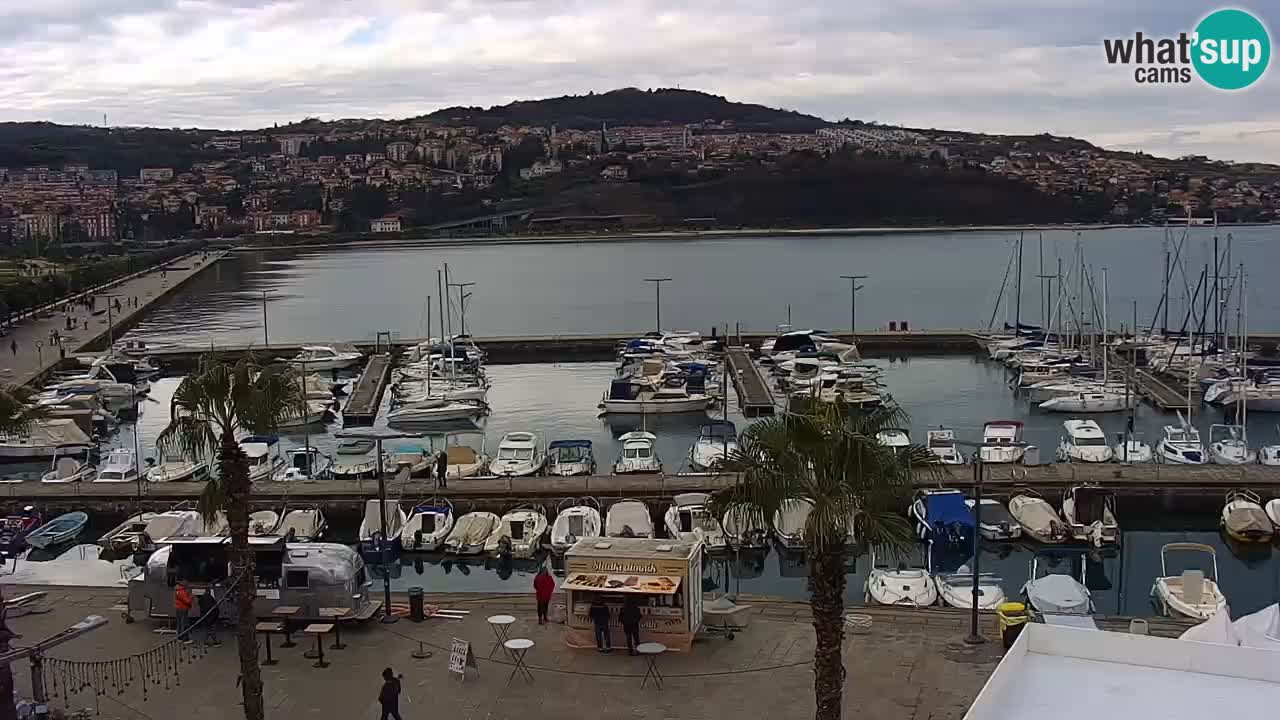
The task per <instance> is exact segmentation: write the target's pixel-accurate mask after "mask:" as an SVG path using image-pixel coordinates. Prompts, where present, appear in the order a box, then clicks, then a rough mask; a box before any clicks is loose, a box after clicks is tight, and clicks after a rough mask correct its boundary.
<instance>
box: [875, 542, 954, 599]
mask: <svg viewBox="0 0 1280 720" xmlns="http://www.w3.org/2000/svg"><path fill="white" fill-rule="evenodd" d="M866 597H867V599H868V600H870V601H872V602H874V603H876V604H877V605H903V606H907V607H928V606H930V605H936V604H937V602H938V586H937V584H936V583H935V582H934V580H933V576H931V575H930V574H929V571H928V570H927V569H925V568H923V567H920V566H915V567H912V566H910V565H908V564H906V563H899V564H898V566H897V567H890V566H889V565H881V564H878V563H877V562H876V554H875V552H874V551H872V553H871V572H870V573H868V575H867V584H866Z"/></svg>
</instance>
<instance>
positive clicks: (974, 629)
mask: <svg viewBox="0 0 1280 720" xmlns="http://www.w3.org/2000/svg"><path fill="white" fill-rule="evenodd" d="M985 474H986V467H984V465H983V462H982V452H981V451H980V450H975V451H974V453H973V603H972V606H973V607H972V608H970V610H969V635H968V637H966V638H965V639H964V641H965V643H966V644H968V645H981V644H982V643H984V642H986V641H987V639H986V638H984V637H982V634H981V633H979V632H978V600H979V598H980V597H982V591H981V590H980V589H978V582H979V580H980V578H981V575H982V567H981V564H980V563H981V562H982V560H981V558H982V483H983V481H984V480H985V479H986V475H985Z"/></svg>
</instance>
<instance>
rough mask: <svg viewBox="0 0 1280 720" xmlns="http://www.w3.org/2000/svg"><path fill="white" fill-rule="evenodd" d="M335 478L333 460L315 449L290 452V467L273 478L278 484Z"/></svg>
mask: <svg viewBox="0 0 1280 720" xmlns="http://www.w3.org/2000/svg"><path fill="white" fill-rule="evenodd" d="M331 477H333V458H332V457H330V456H328V455H323V454H321V453H320V450H319V449H317V448H314V447H303V448H297V449H294V450H290V451H289V460H288V465H287V467H285V468H284V469H283V470H282V471H280V472H278V473H276V474H275V475H273V476H272V477H271V479H272V480H275V481H277V482H311V481H313V480H328V479H329V478H331Z"/></svg>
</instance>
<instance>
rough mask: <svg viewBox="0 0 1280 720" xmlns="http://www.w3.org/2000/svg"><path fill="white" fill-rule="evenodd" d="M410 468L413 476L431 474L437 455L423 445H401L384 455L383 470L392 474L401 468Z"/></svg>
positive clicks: (410, 473)
mask: <svg viewBox="0 0 1280 720" xmlns="http://www.w3.org/2000/svg"><path fill="white" fill-rule="evenodd" d="M402 467H407V468H409V475H410V476H411V477H423V476H424V475H430V474H431V471H432V468H434V467H435V456H434V455H432V454H431V451H429V450H427V449H426V448H424V447H422V446H421V445H399V446H397V447H396V448H394V449H393V450H391V452H388V453H384V454H383V456H382V471H383V472H385V473H390V474H392V475H394V474H396V473H397V472H400V468H402Z"/></svg>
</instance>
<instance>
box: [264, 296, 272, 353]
mask: <svg viewBox="0 0 1280 720" xmlns="http://www.w3.org/2000/svg"><path fill="white" fill-rule="evenodd" d="M268 292H270V291H269V290H263V291H262V346H263V347H264V348H266V347H270V345H271V341H270V340H268V339H267V293H268Z"/></svg>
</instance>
